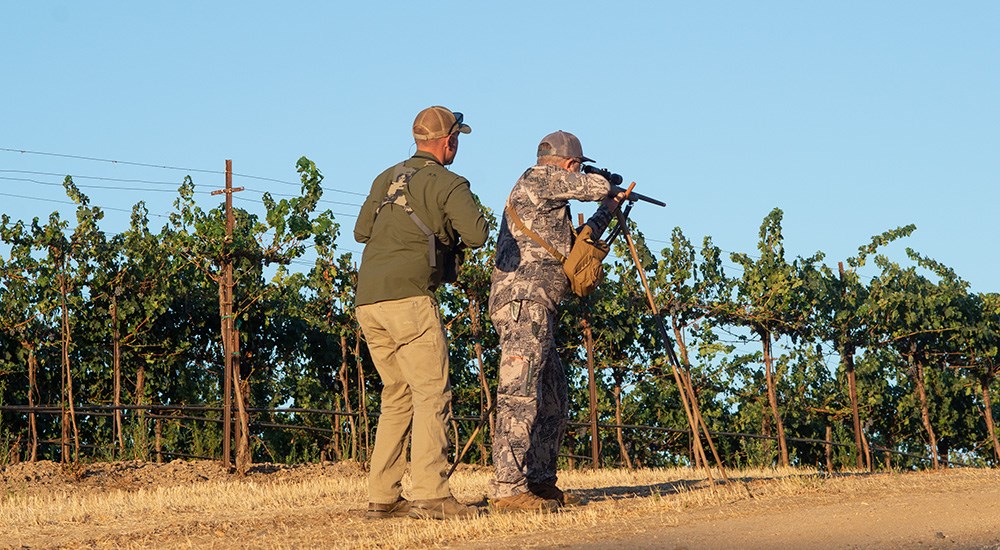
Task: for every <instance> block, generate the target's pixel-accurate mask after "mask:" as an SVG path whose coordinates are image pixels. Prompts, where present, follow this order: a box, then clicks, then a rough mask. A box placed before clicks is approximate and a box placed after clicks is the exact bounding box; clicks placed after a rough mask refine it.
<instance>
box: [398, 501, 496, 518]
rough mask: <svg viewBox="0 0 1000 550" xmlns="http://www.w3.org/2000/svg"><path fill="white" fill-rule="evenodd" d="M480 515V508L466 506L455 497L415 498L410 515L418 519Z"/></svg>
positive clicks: (411, 504)
mask: <svg viewBox="0 0 1000 550" xmlns="http://www.w3.org/2000/svg"><path fill="white" fill-rule="evenodd" d="M478 515H479V508H476V507H475V506H466V505H464V504H462V503H461V502H459V501H457V500H455V497H452V496H448V497H444V498H432V499H428V500H414V501H413V502H411V503H410V517H411V518H418V519H452V518H474V517H476V516H478Z"/></svg>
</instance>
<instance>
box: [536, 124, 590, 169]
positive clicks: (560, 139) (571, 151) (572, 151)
mask: <svg viewBox="0 0 1000 550" xmlns="http://www.w3.org/2000/svg"><path fill="white" fill-rule="evenodd" d="M538 156H539V157H546V156H557V157H565V158H569V159H580V162H594V159H591V158H587V157H585V156H583V146H582V145H580V139H579V138H577V137H576V136H574V135H573V134H571V133H569V132H563V131H562V130H559V131H558V132H552V133H551V134H549V135H547V136H545V137H543V138H542V141H541V143H539V144H538Z"/></svg>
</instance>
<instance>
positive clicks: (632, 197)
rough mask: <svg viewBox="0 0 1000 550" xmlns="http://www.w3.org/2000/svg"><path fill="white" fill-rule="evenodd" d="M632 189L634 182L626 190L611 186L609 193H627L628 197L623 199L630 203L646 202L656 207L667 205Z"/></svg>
mask: <svg viewBox="0 0 1000 550" xmlns="http://www.w3.org/2000/svg"><path fill="white" fill-rule="evenodd" d="M633 187H635V182H632V186H631V187H629V188H628V189H622V188H621V187H618V186H617V185H613V186H612V187H611V191H612V192H614V193H618V192H619V191H620V192H622V193H628V196H627V197H625V200H627V201H630V202H635V201H644V202H648V203H650V204H655V205H656V206H666V205H667V203H665V202H663V201H660V200H656V199H654V198H653V197H647V196H646V195H643V194H641V193H636V192H635V191H632V188H633Z"/></svg>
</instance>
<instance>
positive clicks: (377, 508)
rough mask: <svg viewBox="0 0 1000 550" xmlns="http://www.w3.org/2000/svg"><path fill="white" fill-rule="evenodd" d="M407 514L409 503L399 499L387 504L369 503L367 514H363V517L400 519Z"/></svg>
mask: <svg viewBox="0 0 1000 550" xmlns="http://www.w3.org/2000/svg"><path fill="white" fill-rule="evenodd" d="M409 513H410V501H408V500H406V499H405V498H403V497H399V500H397V501H396V502H390V503H389V504H383V503H381V502H369V503H368V513H366V514H365V517H366V518H368V519H386V518H401V517H403V516H405V515H407V514H409Z"/></svg>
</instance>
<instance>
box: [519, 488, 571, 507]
mask: <svg viewBox="0 0 1000 550" xmlns="http://www.w3.org/2000/svg"><path fill="white" fill-rule="evenodd" d="M528 490H529V491H531V492H532V493H534V494H535V495H537V496H539V497H541V498H544V499H545V500H554V501H556V502H558V503H559V505H560V506H576V505H578V504H580V503H582V502H583V497H581V496H579V495H574V494H572V493H567V492H566V491H563V490H562V489H560V488H559V487H556V484H555V483H529V484H528Z"/></svg>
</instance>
